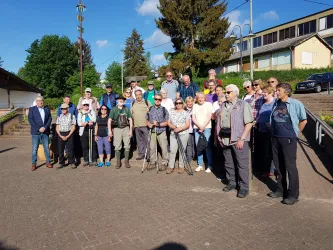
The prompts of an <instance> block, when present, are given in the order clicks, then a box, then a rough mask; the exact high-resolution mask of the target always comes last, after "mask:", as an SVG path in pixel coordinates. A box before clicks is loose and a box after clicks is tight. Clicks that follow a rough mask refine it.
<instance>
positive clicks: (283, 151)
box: [272, 136, 299, 199]
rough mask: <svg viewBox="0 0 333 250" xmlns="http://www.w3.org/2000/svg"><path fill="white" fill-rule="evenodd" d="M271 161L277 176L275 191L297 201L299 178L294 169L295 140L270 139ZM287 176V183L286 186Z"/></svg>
mask: <svg viewBox="0 0 333 250" xmlns="http://www.w3.org/2000/svg"><path fill="white" fill-rule="evenodd" d="M272 150H273V161H274V165H275V169H276V172H277V175H278V180H277V191H278V192H283V193H284V195H285V196H292V197H294V198H296V199H298V196H299V178H298V170H297V167H296V153H297V138H282V137H275V136H273V138H272ZM287 174H288V183H289V187H288V185H287Z"/></svg>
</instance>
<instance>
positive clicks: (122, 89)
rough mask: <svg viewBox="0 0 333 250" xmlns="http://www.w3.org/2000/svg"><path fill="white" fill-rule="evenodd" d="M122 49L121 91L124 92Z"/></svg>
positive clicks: (122, 58)
mask: <svg viewBox="0 0 333 250" xmlns="http://www.w3.org/2000/svg"><path fill="white" fill-rule="evenodd" d="M123 53H124V51H123V50H122V51H121V93H124V54H123Z"/></svg>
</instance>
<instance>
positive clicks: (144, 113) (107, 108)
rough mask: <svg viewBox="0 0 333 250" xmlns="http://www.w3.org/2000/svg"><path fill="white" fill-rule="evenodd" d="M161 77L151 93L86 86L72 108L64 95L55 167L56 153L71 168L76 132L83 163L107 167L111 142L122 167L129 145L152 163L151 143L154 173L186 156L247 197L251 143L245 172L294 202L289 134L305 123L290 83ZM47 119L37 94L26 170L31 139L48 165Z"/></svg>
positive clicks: (293, 146) (169, 169)
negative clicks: (96, 90) (272, 181)
mask: <svg viewBox="0 0 333 250" xmlns="http://www.w3.org/2000/svg"><path fill="white" fill-rule="evenodd" d="M165 77H166V80H165V81H164V82H163V83H162V84H161V89H160V90H159V91H158V90H156V89H155V85H154V82H153V81H149V82H148V88H147V90H144V89H142V88H141V87H139V86H138V85H137V82H136V81H135V80H133V81H131V82H130V87H129V88H127V89H126V90H125V91H124V93H123V94H122V95H117V94H115V93H114V92H113V91H112V86H111V85H106V93H105V94H104V95H103V96H102V97H101V99H100V101H98V100H97V98H95V97H93V96H92V93H91V89H90V88H86V89H85V96H84V97H82V98H80V100H79V103H78V105H77V108H76V107H75V105H74V104H73V103H71V101H70V97H69V96H66V97H65V98H64V103H62V104H61V105H60V106H59V108H58V116H57V120H56V133H57V135H58V149H59V166H58V167H57V168H63V167H64V166H65V156H64V152H66V154H67V156H68V164H69V165H70V166H71V167H72V168H76V167H77V164H75V157H74V148H75V147H77V146H78V145H75V139H73V138H74V137H75V136H76V134H78V136H79V137H80V140H79V142H80V144H81V147H82V153H83V159H84V162H83V166H88V165H97V166H98V167H103V166H106V167H110V166H111V161H110V160H111V153H112V148H113V147H114V151H115V157H116V160H117V161H116V162H117V163H116V166H115V167H116V168H117V169H118V168H120V167H121V166H122V161H121V151H122V149H123V150H124V158H125V167H126V168H130V167H131V166H130V161H129V160H130V151H131V149H132V148H133V147H134V146H135V145H137V151H138V156H137V158H136V160H143V159H145V160H147V161H148V162H149V165H150V166H156V162H158V158H157V153H156V152H157V147H158V146H159V148H160V152H161V158H162V159H161V164H160V165H159V169H160V170H161V171H164V170H166V173H167V174H171V173H173V172H175V161H176V157H177V153H179V154H178V155H179V156H178V158H179V166H178V170H177V172H178V173H179V174H182V173H184V166H185V163H186V161H187V162H189V161H191V160H193V159H196V161H197V167H196V168H195V171H196V172H199V171H205V172H206V173H210V172H212V171H213V172H214V173H216V174H217V176H218V179H219V180H220V179H222V178H224V179H226V180H227V182H228V184H227V185H226V186H225V187H224V188H223V191H225V192H229V191H232V190H235V189H237V197H239V198H245V197H246V196H247V195H248V194H249V165H250V164H249V151H250V150H249V149H250V148H251V149H252V150H251V152H252V157H251V159H252V164H251V165H252V168H253V171H254V172H256V173H258V174H262V175H263V176H265V177H269V176H270V175H274V174H275V175H276V176H277V184H278V185H277V190H276V191H274V192H271V193H269V194H268V195H269V196H270V197H272V198H280V197H282V198H283V201H282V202H283V203H285V204H289V205H291V204H294V203H296V202H297V201H298V196H299V180H298V172H297V168H296V150H297V136H298V135H299V133H300V132H301V131H302V130H303V128H304V127H305V124H306V113H305V109H304V106H303V104H302V103H301V102H299V101H297V100H295V99H293V98H290V96H291V94H292V88H291V86H290V85H289V84H288V83H279V82H278V80H277V79H275V78H270V79H268V80H267V84H264V82H263V81H262V80H255V81H252V82H251V81H245V82H244V84H243V87H244V90H245V91H246V94H245V95H244V96H243V97H240V95H239V92H240V91H239V88H238V87H237V86H236V85H234V84H230V85H227V86H226V87H225V88H224V87H223V85H222V81H221V80H219V79H217V78H216V73H215V70H210V71H209V79H208V80H207V81H206V82H205V83H204V87H205V92H200V90H199V87H198V85H197V84H195V83H194V82H192V81H191V79H190V77H189V76H188V75H185V76H183V79H182V83H179V82H178V81H177V80H175V79H174V78H173V75H172V73H171V72H167V73H166V75H165ZM51 121H52V118H51V112H50V109H49V108H47V107H44V105H43V98H42V97H40V96H39V97H37V99H36V106H35V107H32V108H30V112H29V122H30V124H31V134H32V139H33V140H32V144H33V147H32V170H33V171H34V170H36V161H37V157H36V152H37V148H38V144H39V141H42V143H43V146H44V151H45V155H46V161H47V167H49V168H51V167H52V165H51V163H50V157H49V149H48V134H49V131H50V125H51ZM77 128H78V129H77ZM133 135H135V136H133ZM112 145H113V147H112ZM180 149H182V150H180ZM204 155H205V156H206V162H207V165H206V167H205V164H204V162H205V161H204ZM97 158H99V162H98V163H97ZM222 159H223V160H222ZM223 163H224V164H223ZM287 173H288V174H287ZM287 179H288V180H287ZM287 183H288V184H287Z"/></svg>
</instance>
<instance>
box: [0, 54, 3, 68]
mask: <svg viewBox="0 0 333 250" xmlns="http://www.w3.org/2000/svg"><path fill="white" fill-rule="evenodd" d="M2 63H3V60H2V59H1V56H0V67H2Z"/></svg>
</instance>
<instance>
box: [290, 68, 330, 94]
mask: <svg viewBox="0 0 333 250" xmlns="http://www.w3.org/2000/svg"><path fill="white" fill-rule="evenodd" d="M329 84H330V88H331V89H332V88H333V72H328V73H321V74H313V75H311V76H310V77H309V78H308V79H307V80H306V81H304V82H299V83H297V85H296V92H302V91H314V92H316V93H319V92H321V91H322V90H327V89H328V86H329Z"/></svg>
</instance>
